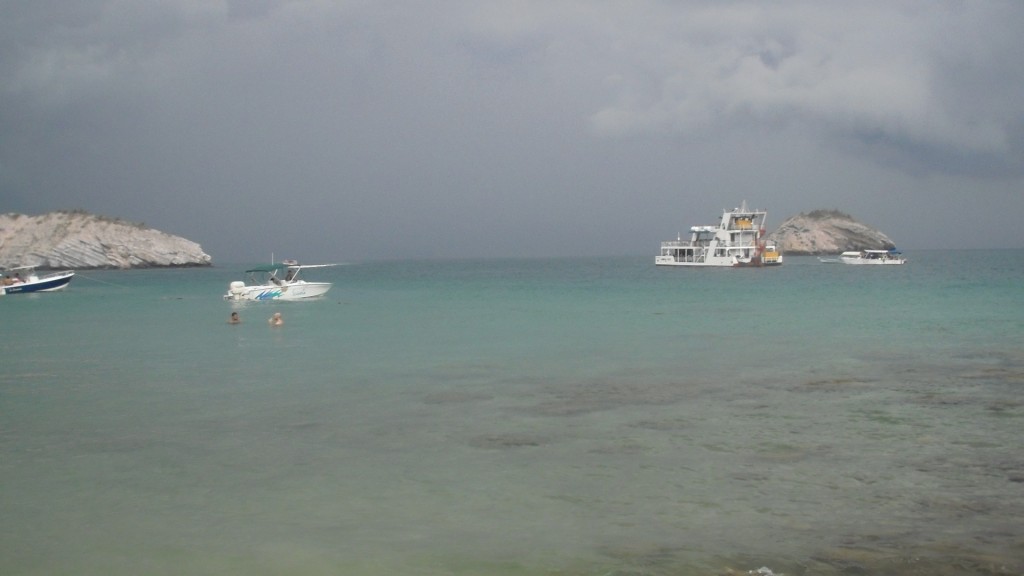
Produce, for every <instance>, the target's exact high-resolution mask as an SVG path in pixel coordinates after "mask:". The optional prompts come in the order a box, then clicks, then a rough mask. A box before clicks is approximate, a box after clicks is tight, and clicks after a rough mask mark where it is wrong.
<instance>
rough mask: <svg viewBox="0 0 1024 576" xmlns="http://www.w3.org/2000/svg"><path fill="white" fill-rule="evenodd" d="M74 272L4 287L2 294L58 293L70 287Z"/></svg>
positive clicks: (60, 273)
mask: <svg viewBox="0 0 1024 576" xmlns="http://www.w3.org/2000/svg"><path fill="white" fill-rule="evenodd" d="M74 276H75V273H74V272H58V273H56V274H50V275H49V276H45V277H43V278H40V279H38V280H30V281H28V282H22V283H20V284H12V285H10V286H4V287H3V291H2V292H0V294H31V293H33V292H57V291H59V290H63V289H65V288H67V287H68V284H70V283H71V279H72V278H74Z"/></svg>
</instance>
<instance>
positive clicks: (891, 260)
mask: <svg viewBox="0 0 1024 576" xmlns="http://www.w3.org/2000/svg"><path fill="white" fill-rule="evenodd" d="M839 261H840V262H842V263H843V264H855V265H859V264H869V265H877V264H906V263H907V260H906V258H904V257H903V255H902V254H900V253H899V252H897V251H895V250H851V251H849V252H843V253H842V254H840V255H839Z"/></svg>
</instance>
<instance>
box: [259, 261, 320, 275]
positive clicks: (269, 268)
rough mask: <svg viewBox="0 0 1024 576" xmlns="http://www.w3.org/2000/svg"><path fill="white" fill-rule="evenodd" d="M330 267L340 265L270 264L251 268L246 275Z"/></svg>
mask: <svg viewBox="0 0 1024 576" xmlns="http://www.w3.org/2000/svg"><path fill="white" fill-rule="evenodd" d="M328 266H338V264H286V263H284V262H282V263H280V264H269V265H267V266H258V267H256V268H250V269H249V270H246V271H245V273H246V274H252V273H254V272H264V273H266V274H270V273H271V272H277V271H278V270H280V269H281V268H287V269H289V270H300V269H302V268H326V267H328Z"/></svg>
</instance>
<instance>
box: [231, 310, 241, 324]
mask: <svg viewBox="0 0 1024 576" xmlns="http://www.w3.org/2000/svg"><path fill="white" fill-rule="evenodd" d="M241 321H242V319H241V318H240V317H239V316H238V312H232V313H231V317H230V318H228V324H238V323H240V322H241Z"/></svg>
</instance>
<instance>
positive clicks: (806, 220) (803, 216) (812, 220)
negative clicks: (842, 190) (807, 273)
mask: <svg viewBox="0 0 1024 576" xmlns="http://www.w3.org/2000/svg"><path fill="white" fill-rule="evenodd" d="M770 238H771V239H773V240H774V241H775V243H776V244H777V245H778V246H779V248H781V249H782V251H783V252H785V253H786V254H791V255H815V254H839V253H841V252H845V251H847V250H890V249H892V248H895V247H896V244H895V243H893V241H892V240H891V239H889V237H888V236H886V235H885V234H883V233H881V232H880V231H878V230H876V229H874V228H872V227H870V226H868V225H866V224H862V223H861V222H858V221H856V220H854V219H853V217H852V216H850V215H849V214H844V213H842V212H840V211H838V210H814V211H812V212H807V213H803V212H801V213H800V214H797V215H796V216H793V217H792V218H790V219H789V220H786V221H785V222H783V223H782V225H781V226H779V228H778V229H777V230H776V231H775V232H773V233H772V234H771V235H770Z"/></svg>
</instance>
